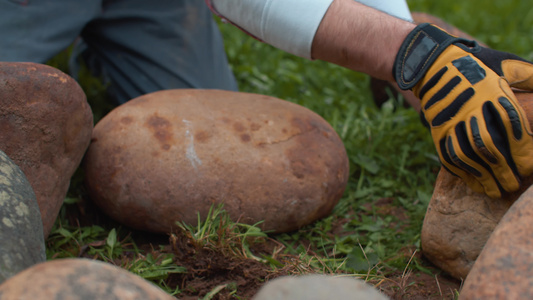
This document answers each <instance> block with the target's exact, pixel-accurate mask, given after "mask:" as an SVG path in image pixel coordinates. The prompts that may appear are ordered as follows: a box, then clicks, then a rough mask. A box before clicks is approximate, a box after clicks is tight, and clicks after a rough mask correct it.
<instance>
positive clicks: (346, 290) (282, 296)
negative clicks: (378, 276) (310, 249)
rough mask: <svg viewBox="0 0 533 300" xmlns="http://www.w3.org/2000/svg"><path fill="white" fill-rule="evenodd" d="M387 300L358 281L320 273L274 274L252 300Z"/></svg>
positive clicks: (373, 289) (371, 287) (367, 285)
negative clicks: (273, 277) (277, 275)
mask: <svg viewBox="0 0 533 300" xmlns="http://www.w3.org/2000/svg"><path fill="white" fill-rule="evenodd" d="M324 299H336V300H348V299H365V300H387V299H388V297H387V296H385V295H383V294H381V293H380V292H378V290H376V289H375V288H374V287H373V286H371V285H369V284H367V283H365V282H364V281H362V280H359V279H356V278H349V277H335V276H328V275H322V274H310V275H303V276H299V277H296V276H284V277H278V278H276V279H274V280H272V281H269V282H268V283H266V284H265V285H264V286H263V287H262V288H261V289H260V290H259V292H258V293H257V294H256V295H255V296H254V297H253V300H324Z"/></svg>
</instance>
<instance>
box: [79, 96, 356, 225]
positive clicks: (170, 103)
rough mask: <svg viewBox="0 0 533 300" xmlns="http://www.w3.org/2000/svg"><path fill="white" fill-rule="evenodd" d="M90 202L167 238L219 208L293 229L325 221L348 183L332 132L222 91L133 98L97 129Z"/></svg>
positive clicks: (263, 99)
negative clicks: (179, 226) (181, 224)
mask: <svg viewBox="0 0 533 300" xmlns="http://www.w3.org/2000/svg"><path fill="white" fill-rule="evenodd" d="M84 169H85V180H86V186H87V188H88V191H89V193H90V197H91V199H92V200H93V201H94V202H95V203H96V204H97V205H98V206H100V207H101V208H102V210H103V211H104V212H106V213H107V214H108V215H110V216H111V217H112V218H114V219H116V220H117V221H119V222H121V223H123V224H126V225H128V226H130V227H133V228H137V229H141V230H147V231H154V232H162V233H164V232H170V231H171V230H172V228H174V227H175V226H176V225H175V223H176V221H181V222H185V223H192V224H196V223H197V218H198V213H200V215H201V216H202V217H205V216H206V215H207V212H208V211H209V209H210V207H211V206H212V205H217V204H219V203H223V204H224V209H225V210H226V211H227V212H228V213H229V215H230V217H231V218H232V219H233V220H234V221H239V222H242V223H248V224H255V223H257V222H260V221H263V220H264V223H262V224H261V225H260V226H261V227H262V228H263V229H264V230H267V231H274V232H284V231H290V230H295V229H297V228H299V227H301V226H303V225H306V224H309V223H311V222H313V221H314V220H316V219H319V218H322V217H324V216H326V215H328V214H329V213H330V212H331V210H332V209H333V207H334V206H335V204H336V203H337V202H338V200H339V199H340V197H341V196H342V194H343V192H344V189H345V186H346V183H347V179H348V158H347V155H346V151H345V149H344V145H343V143H342V141H341V140H340V138H339V136H338V135H337V133H336V132H335V131H334V130H333V128H332V127H331V126H330V125H329V124H328V123H327V122H326V121H325V120H324V119H322V118H321V117H320V116H318V115H317V114H315V113H313V112H312V111H310V110H308V109H306V108H304V107H302V106H299V105H297V104H294V103H290V102H287V101H283V100H280V99H276V98H273V97H269V96H263V95H256V94H249V93H238V92H228V91H219V90H167V91H160V92H155V93H152V94H148V95H144V96H141V97H139V98H136V99H133V100H131V101H129V102H128V103H126V104H124V105H122V106H120V107H118V108H116V109H115V110H113V111H112V112H110V113H109V114H108V115H107V116H106V117H104V118H103V119H102V120H101V121H100V122H99V123H98V124H97V125H96V126H95V129H94V133H93V137H92V143H91V145H90V147H89V150H88V152H87V155H86V158H85V161H84Z"/></svg>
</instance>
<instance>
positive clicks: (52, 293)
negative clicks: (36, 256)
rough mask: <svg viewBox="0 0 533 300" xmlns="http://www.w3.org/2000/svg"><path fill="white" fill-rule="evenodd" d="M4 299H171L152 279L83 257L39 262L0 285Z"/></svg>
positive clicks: (0, 296)
mask: <svg viewBox="0 0 533 300" xmlns="http://www.w3.org/2000/svg"><path fill="white" fill-rule="evenodd" d="M0 299H2V300H20V299H33V300H41V299H42V300H50V299H77V300H94V299H106V300H171V299H175V298H174V297H172V296H170V295H169V294H167V293H165V292H164V291H163V290H161V289H160V288H158V287H156V286H155V285H153V284H152V283H150V282H148V281H146V280H144V279H142V278H141V277H139V276H137V275H135V274H132V273H130V272H128V271H126V270H123V269H120V268H118V267H115V266H113V265H111V264H108V263H104V262H100V261H96V260H89V259H81V258H71V259H60V260H52V261H47V262H44V263H40V264H37V265H35V266H33V267H31V268H29V269H27V270H25V271H23V272H21V273H19V274H17V275H16V276H14V277H12V278H10V279H9V280H7V281H5V282H4V283H3V284H2V285H0Z"/></svg>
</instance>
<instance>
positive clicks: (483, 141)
mask: <svg viewBox="0 0 533 300" xmlns="http://www.w3.org/2000/svg"><path fill="white" fill-rule="evenodd" d="M393 72H394V76H395V79H396V82H397V83H398V86H399V87H400V88H401V89H404V90H406V89H411V90H413V92H414V94H415V95H416V96H417V97H418V98H419V99H421V113H422V119H423V121H424V122H426V123H427V124H426V125H428V126H429V128H430V130H431V135H432V137H433V141H434V143H435V146H436V148H437V152H438V154H439V157H440V160H441V163H442V164H443V166H444V167H445V168H446V169H448V171H450V172H451V173H452V174H455V175H457V176H459V177H461V178H462V179H463V180H464V181H465V182H466V183H467V184H468V186H469V187H471V188H472V189H473V190H475V191H477V192H484V193H486V194H487V195H488V196H490V197H493V198H497V197H501V194H502V192H503V191H507V192H511V191H515V190H517V189H518V188H519V186H520V178H521V176H527V175H530V174H531V173H533V139H532V137H531V136H532V135H533V134H532V133H531V130H530V127H529V122H528V120H527V117H526V114H525V113H524V111H523V110H522V108H521V107H520V105H519V104H518V101H517V100H516V97H515V96H514V93H513V92H512V90H511V88H510V87H514V88H518V89H524V90H533V64H532V63H530V62H528V61H526V60H524V59H522V58H520V57H518V56H516V55H513V54H510V53H505V52H500V51H496V50H491V49H488V48H484V47H481V46H479V45H478V44H477V43H476V42H475V41H470V40H465V39H461V38H458V37H455V36H452V35H450V34H448V33H446V32H445V31H443V30H442V29H440V28H438V27H436V26H433V25H430V24H427V23H425V24H420V25H419V26H417V27H416V28H415V29H414V30H413V31H412V32H411V33H410V34H409V35H408V36H407V38H406V39H405V41H404V42H403V44H402V46H401V48H400V51H399V52H398V56H397V57H396V61H395V65H394V70H393Z"/></svg>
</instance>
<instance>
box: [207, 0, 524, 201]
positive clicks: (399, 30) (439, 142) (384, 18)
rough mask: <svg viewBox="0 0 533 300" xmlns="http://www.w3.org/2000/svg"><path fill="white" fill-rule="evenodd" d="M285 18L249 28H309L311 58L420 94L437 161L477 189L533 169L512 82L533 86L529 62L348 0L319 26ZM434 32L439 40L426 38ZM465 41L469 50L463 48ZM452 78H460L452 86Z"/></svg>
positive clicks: (507, 187) (338, 0)
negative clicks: (462, 60) (463, 60)
mask: <svg viewBox="0 0 533 300" xmlns="http://www.w3.org/2000/svg"><path fill="white" fill-rule="evenodd" d="M212 1H215V3H216V2H218V3H226V4H228V6H226V8H227V9H228V11H229V12H231V3H233V5H234V6H239V7H241V8H242V7H243V6H244V5H245V4H246V3H251V2H253V3H255V4H259V5H261V6H264V7H269V6H268V5H267V4H273V5H274V6H276V5H278V7H282V6H284V5H285V3H287V2H291V3H293V4H298V3H300V5H302V4H301V3H305V2H303V1H297V0H283V1H276V0H239V1H234V0H233V1H232V0H212ZM313 1H317V2H320V3H322V4H324V3H325V2H330V1H328V0H323V1H321V0H313ZM329 4H330V3H328V5H329ZM278 10H280V11H283V10H282V9H278ZM292 13H294V11H292ZM272 15H274V16H277V14H275V13H274V14H272ZM262 16H264V15H263V14H259V17H262ZM237 17H238V16H237ZM283 19H284V21H286V23H284V27H283V28H282V29H281V30H279V26H273V27H272V28H276V27H277V28H278V30H273V31H270V32H269V27H261V28H260V29H261V30H258V31H254V32H252V33H253V34H260V35H263V34H264V33H265V30H266V32H268V33H269V34H272V35H271V36H270V37H272V36H273V37H276V35H278V36H281V37H283V36H285V35H288V34H286V32H289V31H290V32H291V34H294V33H295V32H296V33H297V32H298V30H303V31H304V32H305V33H306V34H307V35H308V34H309V33H310V32H311V31H312V33H313V34H314V35H312V37H313V41H312V43H311V46H310V50H308V51H309V53H310V54H309V55H308V56H309V58H313V59H321V60H324V61H328V62H332V63H335V64H337V65H340V66H344V67H346V68H349V69H352V70H354V71H360V72H364V73H367V74H369V75H371V76H373V77H375V78H379V79H383V80H388V81H396V82H397V83H398V84H399V86H400V87H402V89H405V90H412V91H414V95H415V96H416V97H418V98H419V99H421V104H422V116H424V118H425V119H426V121H427V124H428V126H429V127H430V130H431V134H432V137H433V140H434V143H435V146H436V149H437V152H438V154H439V158H440V160H441V162H442V163H443V165H444V166H445V167H446V168H447V169H448V170H450V171H452V173H454V174H455V175H457V176H459V177H461V178H462V179H463V180H465V182H466V183H467V184H468V185H469V186H470V187H471V188H472V189H474V190H475V191H478V192H484V193H486V194H488V195H489V196H491V197H499V196H501V193H502V192H505V191H507V192H511V191H515V190H516V189H518V187H519V185H520V182H521V177H522V176H526V175H530V174H531V173H533V139H532V138H531V130H530V128H529V122H528V120H527V117H526V116H525V113H524V112H523V110H522V109H521V107H520V105H519V104H518V102H517V100H516V97H515V96H514V94H513V92H512V91H511V89H510V86H513V87H517V88H522V89H528V90H533V65H532V64H531V63H529V62H525V61H523V60H522V59H520V58H518V57H516V56H512V55H508V54H506V53H503V54H502V53H498V52H492V51H491V50H489V49H487V50H483V51H482V52H480V53H483V55H481V56H480V55H477V54H475V53H473V52H474V51H476V53H477V52H478V51H479V50H478V48H475V47H474V45H473V44H469V42H467V43H466V44H465V45H466V46H465V47H463V48H464V49H463V48H462V47H461V46H457V45H455V44H461V43H462V42H461V41H457V40H454V39H453V38H454V37H452V36H450V35H448V34H447V33H446V32H443V31H440V30H439V29H438V28H434V27H432V26H429V27H425V29H421V27H416V26H415V25H414V24H411V23H410V22H405V21H402V20H400V19H396V18H393V17H391V16H388V15H387V14H384V13H381V12H379V11H377V10H374V9H372V8H369V7H366V6H364V5H361V4H359V3H357V2H354V1H351V0H335V1H333V3H331V5H330V6H329V7H328V9H327V10H326V12H325V14H324V16H323V18H322V19H318V22H319V23H320V24H319V26H315V27H313V28H312V29H313V30H305V21H306V20H308V19H305V18H304V20H303V23H302V22H300V21H302V20H300V19H299V18H297V17H296V18H291V16H290V14H289V15H288V16H287V15H286V17H284V18H283ZM316 20H317V19H316V18H315V19H314V23H313V24H315V23H316V22H317V21H316ZM254 22H255V23H257V24H263V22H262V20H259V19H256V18H254V19H251V23H252V24H253V23H254ZM275 24H280V23H275ZM302 24H303V25H304V26H302ZM244 27H245V28H248V27H246V26H244ZM424 30H425V31H424ZM315 31H316V32H315ZM426 31H427V32H426ZM421 32H422V35H426V36H427V37H428V39H427V40H426V41H425V42H428V41H429V42H428V43H427V44H424V43H423V44H422V45H423V46H424V45H427V47H417V45H418V44H417V43H418V42H419V40H418V37H420V34H421ZM270 37H269V38H270ZM433 39H436V41H437V42H435V40H434V41H433V42H435V43H433V42H431V40H433ZM439 39H442V41H438V40H439ZM265 41H266V42H269V40H265ZM291 41H292V40H291V39H288V40H286V43H288V44H291ZM269 43H270V42H269ZM272 44H275V43H272ZM413 45H414V46H413ZM435 45H436V46H435ZM277 47H279V48H281V49H283V50H286V49H287V48H288V46H287V45H286V44H285V43H279V44H277ZM469 47H472V48H473V50H472V51H470V50H468V49H466V48H469ZM474 48H475V49H474ZM299 49H300V50H303V51H301V53H306V51H307V49H306V48H305V47H303V48H299ZM413 49H417V51H412V50H413ZM289 52H290V51H289ZM413 53H414V54H413ZM426 56H427V57H426ZM465 56H467V57H469V58H471V60H470V59H467V60H466V61H467V63H466V64H464V65H462V66H458V65H456V64H455V60H456V59H459V58H462V57H465ZM413 57H414V58H416V57H419V61H418V62H421V64H420V65H417V64H416V63H414V64H413V62H412V58H413ZM474 58H475V59H474ZM416 61H417V60H416V59H415V62H416ZM471 61H474V62H475V63H471ZM443 67H446V68H448V69H447V70H450V72H448V73H447V76H445V77H442V78H441V77H438V76H437V77H435V75H436V74H437V73H439V71H440V69H441V68H443ZM480 69H482V73H484V74H487V76H482V78H481V79H480V80H477V81H476V80H473V81H472V80H470V79H471V78H470V75H471V74H469V73H472V72H473V73H476V72H478V71H479V70H480ZM455 77H457V78H455ZM432 78H433V79H432ZM452 78H455V79H454V80H455V81H457V80H458V82H459V83H460V84H454V85H450V84H449V81H450V79H452ZM428 87H431V88H428ZM428 91H429V92H428ZM463 92H465V93H466V94H463ZM465 96H466V97H465ZM428 103H431V104H432V103H437V104H436V105H428Z"/></svg>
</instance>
